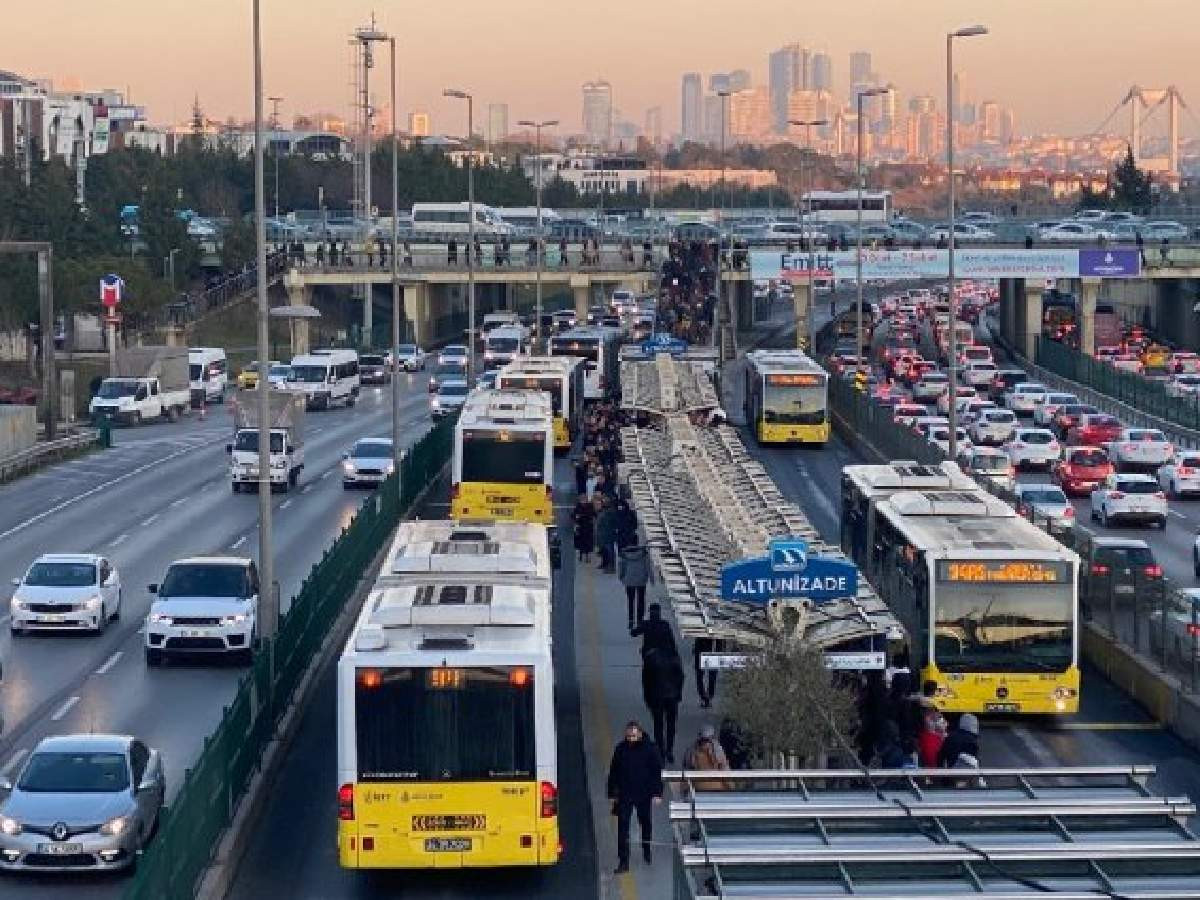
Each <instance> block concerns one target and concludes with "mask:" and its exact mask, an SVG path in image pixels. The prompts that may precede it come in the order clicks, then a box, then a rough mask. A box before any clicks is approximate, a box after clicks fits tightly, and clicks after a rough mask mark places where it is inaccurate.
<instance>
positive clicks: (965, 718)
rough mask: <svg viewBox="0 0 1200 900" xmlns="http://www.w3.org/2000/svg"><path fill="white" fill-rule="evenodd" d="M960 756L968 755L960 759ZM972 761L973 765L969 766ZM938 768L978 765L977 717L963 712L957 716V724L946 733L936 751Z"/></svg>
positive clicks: (975, 766) (976, 766)
mask: <svg viewBox="0 0 1200 900" xmlns="http://www.w3.org/2000/svg"><path fill="white" fill-rule="evenodd" d="M960 756H966V757H968V759H967V760H963V761H960V760H959V757H960ZM971 761H974V766H971ZM937 762H938V768H940V769H956V768H962V767H963V766H971V767H972V768H978V766H979V719H977V718H976V717H975V716H974V715H972V714H971V713H963V714H962V715H961V716H959V717H958V725H957V726H956V727H955V728H954V730H953V731H951V732H950V733H949V734H948V735H946V740H944V741H942V748H941V749H940V750H939V751H938V759H937Z"/></svg>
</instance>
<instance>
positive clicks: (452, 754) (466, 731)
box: [354, 667, 537, 781]
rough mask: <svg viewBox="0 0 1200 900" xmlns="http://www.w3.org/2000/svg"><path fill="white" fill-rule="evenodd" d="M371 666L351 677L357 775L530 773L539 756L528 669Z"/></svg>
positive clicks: (456, 777)
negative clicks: (371, 674)
mask: <svg viewBox="0 0 1200 900" xmlns="http://www.w3.org/2000/svg"><path fill="white" fill-rule="evenodd" d="M372 671H374V672H378V674H379V676H380V677H379V678H378V679H376V678H374V677H372V678H370V679H368V678H357V679H355V692H354V711H355V723H354V725H355V734H356V738H357V741H356V746H357V750H358V777H359V779H360V780H362V781H496V780H503V781H514V780H528V779H531V778H533V777H534V773H535V770H536V766H537V757H536V753H535V743H534V696H533V677H532V673H531V672H530V670H529V669H525V668H520V669H517V668H502V667H495V668H492V667H489V668H471V669H446V668H442V669H428V668H388V669H383V670H382V671H380V670H372ZM518 675H520V676H521V677H517V676H518Z"/></svg>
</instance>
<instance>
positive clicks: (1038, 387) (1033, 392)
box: [1004, 381, 1049, 416]
mask: <svg viewBox="0 0 1200 900" xmlns="http://www.w3.org/2000/svg"><path fill="white" fill-rule="evenodd" d="M1048 393H1049V391H1047V390H1046V386H1045V385H1044V384H1037V383H1035V382H1032V381H1023V382H1021V383H1020V384H1015V385H1013V388H1012V390H1011V391H1009V392H1008V393H1007V394H1005V395H1004V405H1005V406H1007V407H1008V408H1009V409H1011V410H1012V411H1013V412H1015V413H1016V414H1017V415H1021V414H1022V413H1024V414H1025V415H1027V416H1031V415H1033V411H1034V410H1035V409H1037V406H1038V404H1039V403H1041V402H1042V401H1043V400H1045V399H1046V395H1047V394H1048Z"/></svg>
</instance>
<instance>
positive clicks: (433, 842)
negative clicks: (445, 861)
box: [425, 838, 471, 853]
mask: <svg viewBox="0 0 1200 900" xmlns="http://www.w3.org/2000/svg"><path fill="white" fill-rule="evenodd" d="M470 849H471V839H470V838H425V852H426V853H466V852H468V851H469V850H470Z"/></svg>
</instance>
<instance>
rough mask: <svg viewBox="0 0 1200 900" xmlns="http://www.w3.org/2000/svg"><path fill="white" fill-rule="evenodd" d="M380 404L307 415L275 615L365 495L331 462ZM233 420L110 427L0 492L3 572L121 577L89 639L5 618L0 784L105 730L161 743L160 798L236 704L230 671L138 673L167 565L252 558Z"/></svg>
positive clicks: (177, 667)
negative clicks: (346, 485) (105, 617)
mask: <svg viewBox="0 0 1200 900" xmlns="http://www.w3.org/2000/svg"><path fill="white" fill-rule="evenodd" d="M402 377H403V378H404V382H403V383H402V386H403V388H404V393H403V397H402V409H401V412H402V416H403V419H402V433H403V434H404V436H405V440H406V441H412V440H415V439H416V438H417V437H418V436H419V435H420V434H422V433H423V432H424V431H425V430H426V428H427V427H428V424H429V413H428V399H427V392H426V388H425V377H424V376H423V375H406V376H402ZM390 399H391V398H390V393H389V391H388V389H386V388H373V387H367V388H364V389H363V393H362V395H361V397H360V399H359V403H358V405H357V406H356V407H354V408H353V409H342V408H339V409H336V410H330V411H326V412H317V413H310V414H309V416H308V417H307V424H306V431H307V434H306V448H305V453H306V459H305V469H304V472H303V474H302V476H301V481H300V485H299V488H298V489H293V491H291V492H290V493H288V494H276V495H275V496H274V509H275V517H274V526H275V534H274V538H275V540H274V543H275V558H276V573H277V574H276V577H277V579H278V581H279V582H280V594H281V597H282V598H283V603H284V608H285V609H286V605H287V602H288V598H290V597H291V596H292V595H293V594H294V593H295V592H296V590H297V589H298V587H299V585H300V583H301V581H302V580H303V579H304V577H305V575H306V574H307V573H308V571H309V569H310V568H311V566H312V565H313V564H315V563H316V562H317V561H318V560H319V558H320V556H321V554H322V552H323V551H324V550H325V548H326V547H328V546H329V544H330V543H331V542H332V541H333V540H334V538H336V536H337V535H338V533H339V532H340V531H341V529H342V528H343V527H344V526H345V524H347V523H348V521H349V520H350V519H351V518H352V516H353V515H354V512H355V510H356V509H357V507H358V506H359V505H360V504H361V503H362V502H363V500H364V499H365V497H366V492H365V491H345V490H343V488H342V484H341V478H340V475H341V471H340V464H341V455H342V453H344V452H345V451H346V450H348V449H349V448H350V446H351V445H352V444H353V442H354V441H355V440H357V439H358V438H360V437H367V436H381V437H386V436H390V434H391V403H390ZM230 429H231V420H230V416H229V414H228V412H227V411H225V410H223V409H222V408H221V407H219V406H218V407H215V408H210V412H209V415H208V418H207V420H206V421H204V422H201V421H199V419H198V418H197V417H192V418H189V419H186V420H184V421H182V422H179V423H174V424H165V423H164V424H162V425H147V426H142V427H139V428H136V429H121V430H118V431H116V432H114V447H113V448H112V449H111V450H107V451H103V452H99V453H96V454H93V455H90V456H87V457H84V458H82V459H79V460H75V461H72V462H68V463H65V464H63V465H60V466H55V467H53V468H51V469H47V470H44V471H43V472H40V473H38V474H36V475H34V476H32V477H29V478H24V479H21V480H19V481H16V482H13V483H12V484H9V485H5V486H3V487H2V488H0V540H2V541H3V547H4V552H3V554H0V577H2V578H4V579H11V578H15V577H19V576H21V575H22V574H23V573H24V571H25V568H26V567H27V566H28V565H29V563H30V562H31V561H32V560H33V559H34V558H35V557H36V556H38V555H39V554H41V553H46V552H68V551H76V552H79V551H86V552H96V553H102V554H105V555H107V556H108V557H109V558H110V559H111V560H112V562H113V563H114V565H115V566H116V568H117V570H118V571H119V572H120V575H121V581H122V586H123V587H122V595H123V596H122V616H121V620H120V622H119V623H117V624H114V625H112V626H110V627H109V629H108V630H107V631H106V632H105V633H104V634H103V635H99V636H89V635H81V634H68V635H63V636H50V635H46V634H34V635H29V636H23V637H19V638H18V637H13V636H11V635H10V634H9V633H8V631H9V629H8V628H7V627H4V626H6V625H7V623H8V616H7V614H6V613H7V610H6V609H5V610H3V614H0V628H2V629H3V631H2V632H0V656H2V657H3V660H4V676H5V680H4V683H3V686H2V687H0V708H2V709H3V715H4V721H5V733H4V735H3V738H0V774H4V775H12V774H14V773H15V772H16V771H18V770H19V766H20V764H21V762H22V761H23V760H24V758H25V756H26V755H27V754H28V752H29V751H30V750H31V749H32V747H33V746H34V745H35V744H36V743H37V741H38V740H39V739H40V738H42V737H44V736H46V735H49V734H62V733H71V732H78V731H113V732H125V733H132V734H136V735H138V736H140V737H142V738H144V739H145V740H146V741H147V742H149V744H150V745H151V746H154V747H157V748H159V749H160V750H161V751H162V753H163V757H164V760H165V763H166V772H167V782H168V799H169V797H170V796H171V794H173V792H174V791H175V790H176V789H177V788H178V786H179V784H180V782H181V780H182V777H183V774H184V772H185V770H186V769H187V767H188V766H189V765H191V764H192V763H193V761H194V760H195V758H196V757H197V755H198V753H199V751H200V748H201V746H202V745H203V741H204V738H205V737H206V736H207V735H208V734H209V733H210V732H211V731H212V730H213V728H214V727H215V726H216V724H217V722H218V721H219V720H220V717H221V715H222V710H223V708H224V706H225V704H227V703H228V702H229V701H230V700H232V698H233V695H234V692H235V688H236V684H237V681H238V679H239V678H240V677H241V675H242V673H243V671H244V670H243V669H242V668H241V667H240V666H237V665H233V664H227V663H222V662H219V661H217V662H212V661H206V660H199V661H196V662H173V663H172V664H170V665H169V666H166V667H164V668H161V669H153V670H150V669H147V667H146V664H145V662H144V660H143V653H142V635H141V629H142V623H143V620H144V618H145V616H146V613H147V610H148V608H149V604H150V600H151V596H150V594H149V593H148V592H147V591H146V585H147V584H148V583H150V582H157V581H161V579H162V574H163V572H164V571H165V568H166V566H167V565H168V564H169V563H170V562H172V561H173V560H175V559H178V558H181V557H186V556H193V555H199V554H233V555H247V556H257V550H258V533H257V527H256V523H257V518H258V499H257V497H256V496H255V495H253V494H234V493H232V492H231V490H230V486H229V476H228V469H227V466H228V462H227V456H226V454H225V447H224V445H225V443H226V442H227V441H228V439H229V431H230ZM0 883H2V884H3V894H4V896H6V897H8V896H12V897H26V896H30V897H33V896H37V897H43V896H45V897H59V896H67V894H68V893H69V894H70V895H71V896H72V897H77V896H80V895H81V894H82V895H84V896H110V895H112V894H113V893H115V892H116V891H118V890H119V889H120V887H121V886H122V884H123V881H122V880H121V879H113V878H110V879H102V880H100V881H99V882H95V881H92V880H91V879H86V880H85V879H80V878H75V877H72V878H70V879H66V880H61V879H55V878H27V877H21V878H17V879H9V878H4V879H3V881H0Z"/></svg>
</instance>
